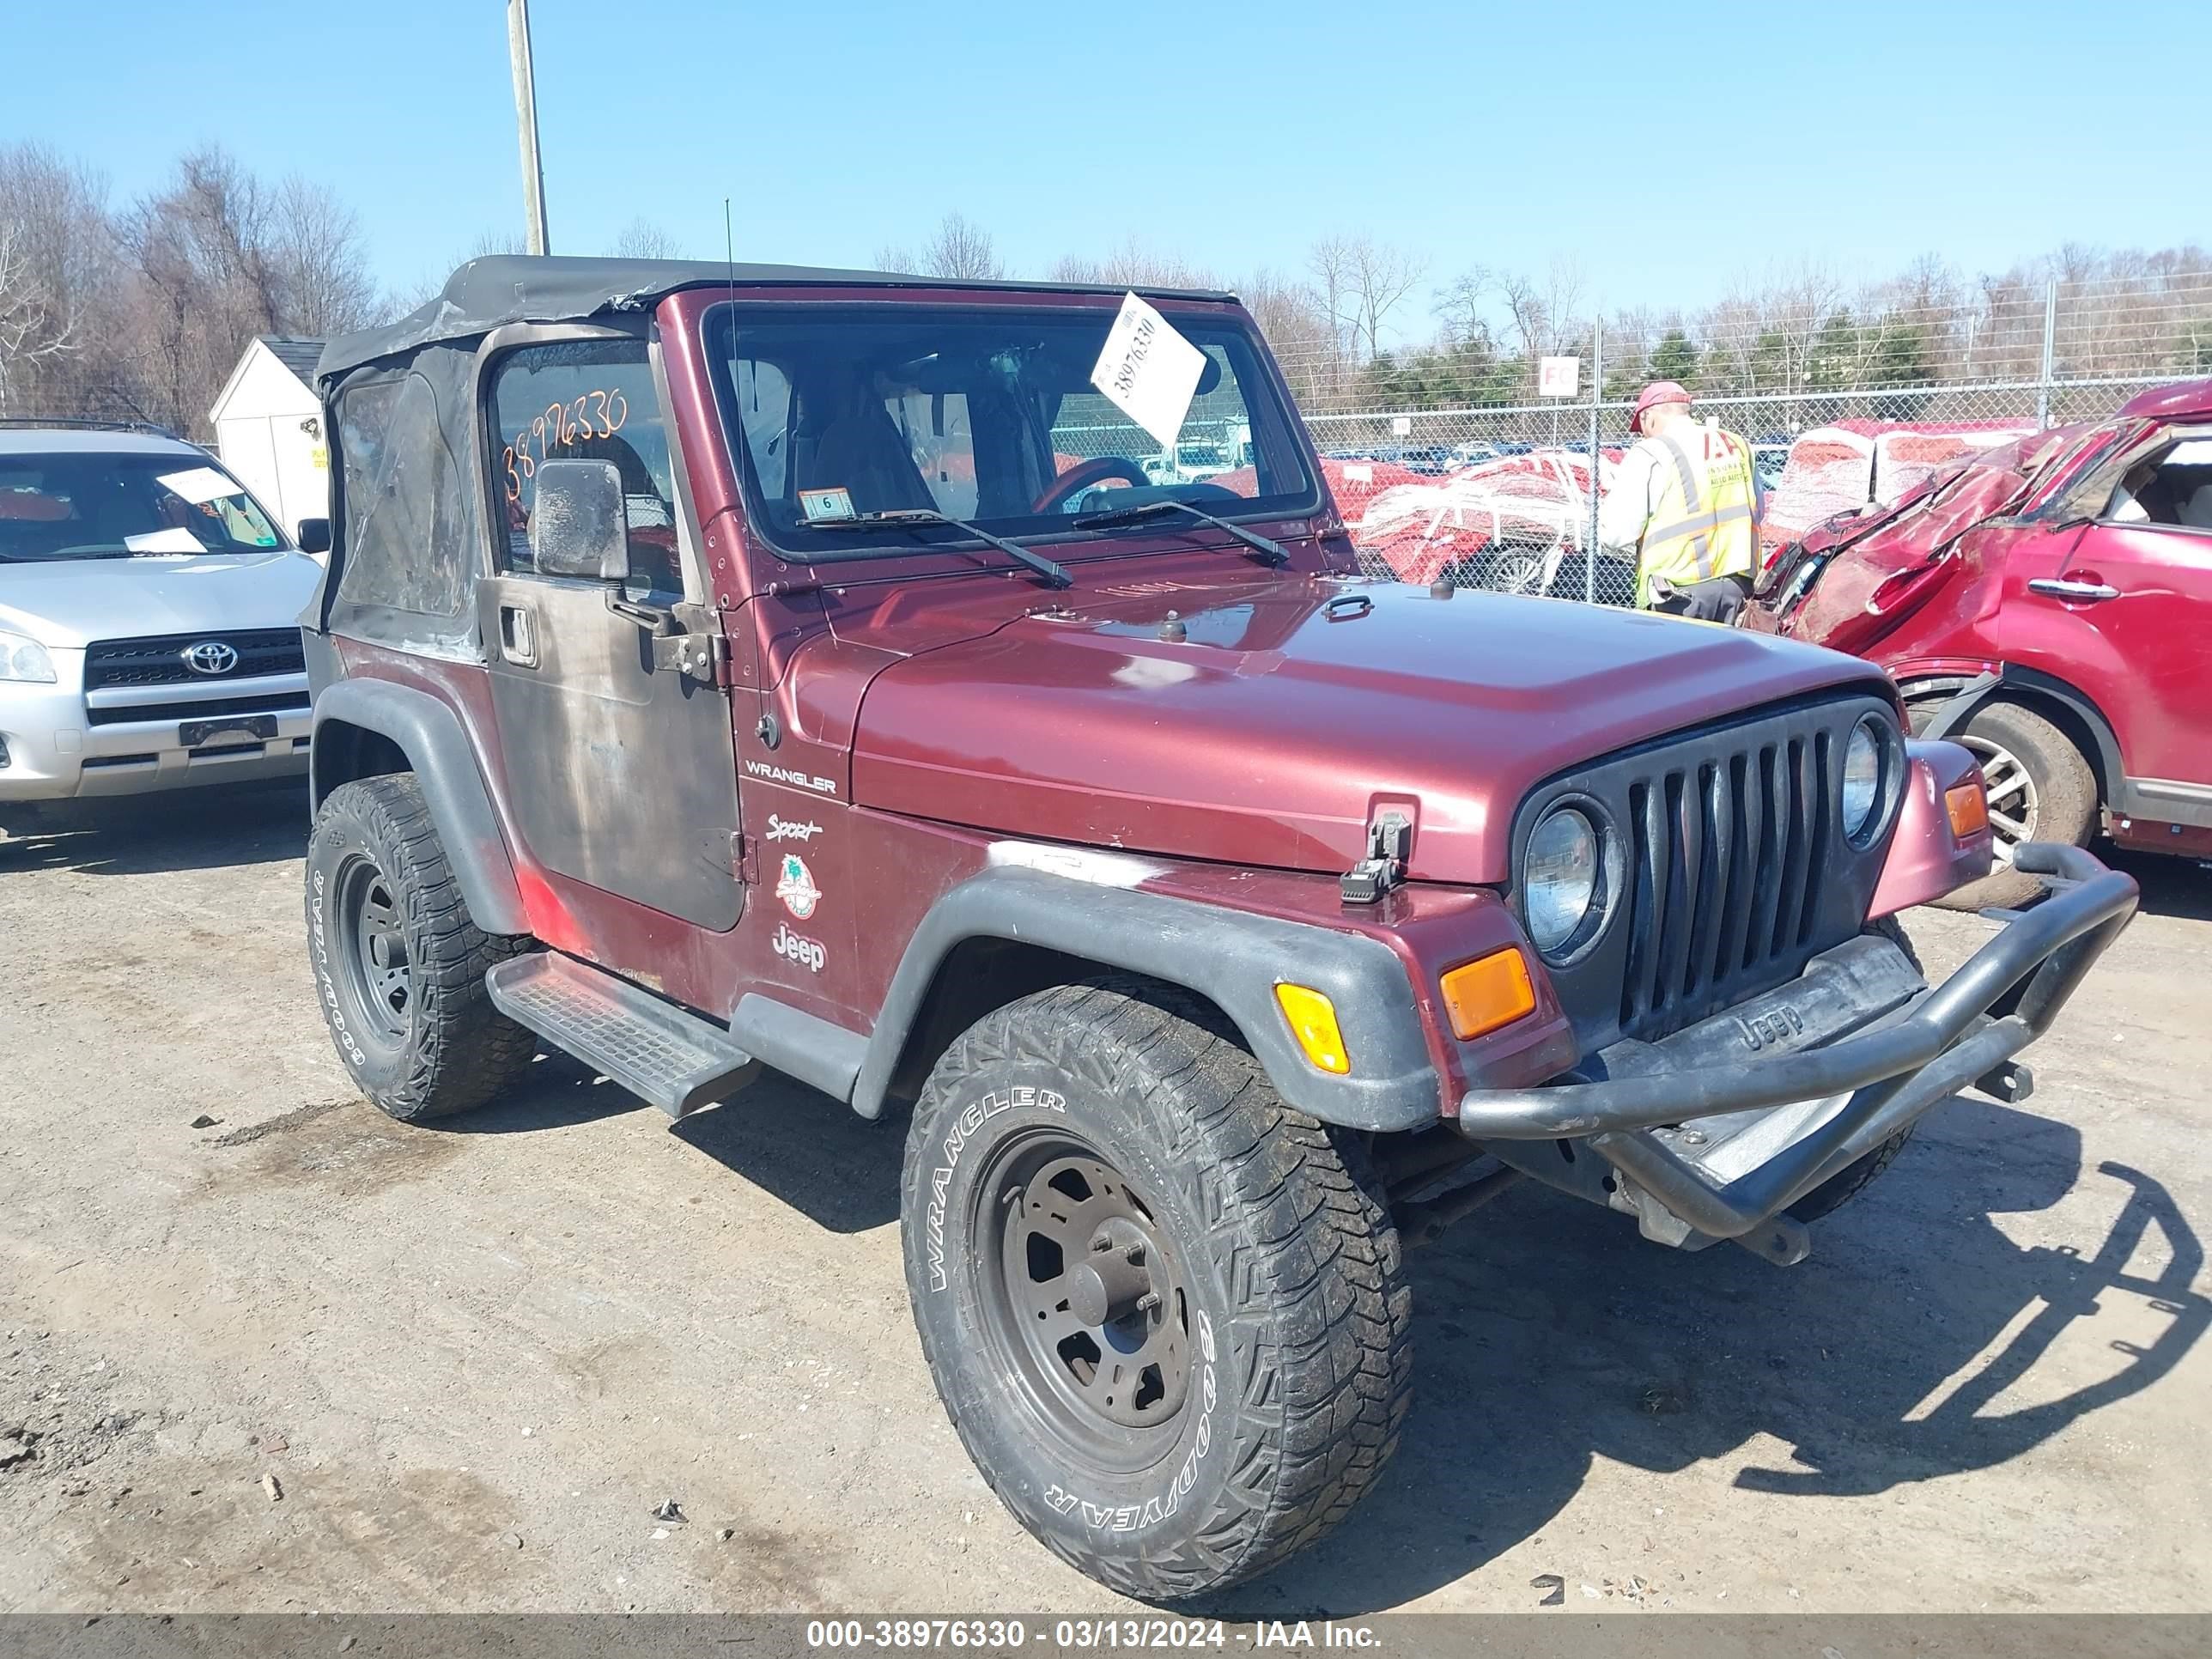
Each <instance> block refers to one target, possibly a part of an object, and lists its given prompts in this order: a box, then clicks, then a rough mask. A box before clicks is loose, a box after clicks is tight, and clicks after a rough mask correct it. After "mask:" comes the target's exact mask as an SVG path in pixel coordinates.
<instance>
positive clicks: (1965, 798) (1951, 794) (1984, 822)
mask: <svg viewBox="0 0 2212 1659" xmlns="http://www.w3.org/2000/svg"><path fill="white" fill-rule="evenodd" d="M1943 810H1944V811H1947V812H1948V813H1949V814H1950V815H1951V833H1952V835H1954V836H1956V837H1957V838H1958V839H1959V840H1960V841H1964V840H1966V837H1967V836H1978V835H1980V834H1981V833H1982V831H1983V830H1984V829H1988V828H1989V827H1990V797H1989V793H1988V792H1987V791H1986V790H1984V788H1983V787H1982V781H1981V780H1980V779H1979V778H1976V779H1975V780H1973V781H1972V782H1971V783H1962V784H1960V786H1959V787H1957V788H1956V789H1950V790H1946V791H1945V792H1944V794H1943Z"/></svg>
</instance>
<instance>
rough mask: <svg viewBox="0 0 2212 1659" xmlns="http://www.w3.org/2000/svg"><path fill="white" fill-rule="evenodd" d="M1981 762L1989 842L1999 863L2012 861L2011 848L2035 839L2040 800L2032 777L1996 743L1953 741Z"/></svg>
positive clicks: (1962, 738) (1969, 739)
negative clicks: (1962, 745) (1987, 811)
mask: <svg viewBox="0 0 2212 1659" xmlns="http://www.w3.org/2000/svg"><path fill="white" fill-rule="evenodd" d="M1953 741H1954V742H1955V743H1960V744H1964V745H1965V746H1966V750H1967V751H1968V752H1969V753H1970V754H1972V756H1973V757H1974V758H1975V760H1977V761H1978V762H1979V763H1981V769H1982V787H1983V789H1984V791H1985V792H1986V793H1987V794H1988V796H1989V803H1990V842H1991V845H1992V846H1993V847H1994V848H1995V850H1996V856H1997V861H1998V862H1999V863H2000V864H2010V863H2011V862H2012V854H2013V849H2014V848H2016V847H2018V846H2020V845H2021V843H2022V842H2031V841H2033V840H2034V839H2035V825H2036V818H2037V816H2038V814H2039V811H2040V810H2041V805H2042V802H2041V798H2040V797H2039V795H2038V794H2037V793H2036V788H2035V777H2034V775H2033V773H2031V772H2030V771H2029V770H2028V769H2027V767H2026V766H2024V765H2022V764H2021V759H2020V757H2019V756H2017V755H2015V754H2014V753H2013V752H2012V751H2011V750H2009V749H2007V748H2005V747H2003V746H2002V744H1994V743H1991V742H1990V740H1989V739H1988V738H1978V737H1975V736H1973V735H1972V734H1971V733H1966V734H1962V735H1961V736H1960V737H1957V738H1954V739H1953Z"/></svg>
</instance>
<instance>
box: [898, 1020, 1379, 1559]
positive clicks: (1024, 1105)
mask: <svg viewBox="0 0 2212 1659" xmlns="http://www.w3.org/2000/svg"><path fill="white" fill-rule="evenodd" d="M1358 1167H1359V1166H1358V1159H1357V1154H1356V1152H1353V1151H1352V1149H1350V1148H1346V1147H1340V1145H1339V1143H1338V1141H1337V1140H1336V1139H1335V1138H1334V1136H1333V1135H1332V1133H1331V1132H1330V1131H1328V1129H1326V1128H1324V1127H1322V1125H1320V1124H1318V1123H1316V1122H1315V1121H1313V1120H1312V1119H1310V1118H1309V1117H1306V1116H1304V1115H1302V1114H1300V1113H1297V1112H1296V1111H1293V1110H1291V1109H1290V1108H1289V1107H1287V1106H1285V1104H1284V1103H1283V1102H1282V1100H1281V1099H1280V1097H1279V1096H1277V1095H1276V1093H1275V1091H1273V1088H1272V1087H1271V1086H1270V1085H1268V1083H1267V1078H1266V1076H1265V1074H1264V1073H1262V1072H1261V1069H1260V1066H1259V1065H1258V1063H1257V1062H1256V1061H1255V1060H1254V1059H1253V1058H1252V1056H1251V1055H1250V1054H1248V1053H1246V1052H1245V1051H1244V1050H1243V1048H1239V1047H1238V1046H1237V1044H1236V1043H1235V1042H1232V1041H1231V1040H1230V1038H1229V1036H1227V1035H1225V1033H1223V1032H1222V1031H1220V1030H1218V1029H1215V1027H1214V1025H1213V1024H1212V1016H1211V1011H1209V1010H1206V1009H1204V1008H1201V1007H1200V1006H1196V1005H1194V1004H1190V1003H1188V1002H1186V1001H1185V1000H1183V999H1182V997H1181V996H1180V995H1179V994H1176V993H1175V992H1173V991H1171V990H1169V989H1167V988H1166V987H1158V986H1152V985H1148V984H1146V983H1143V982H1139V981H1111V982H1105V983H1098V984H1090V985H1074V986H1064V987H1056V988H1054V989H1051V990H1047V991H1042V992H1039V993H1037V994H1035V995H1033V996H1030V997H1027V998H1024V999H1023V1000H1021V1001H1019V1002H1016V1003H1013V1004H1011V1005H1010V1006H1006V1007H1005V1008H1001V1009H1000V1010H998V1011H997V1012H994V1013H992V1014H989V1015H987V1016H986V1017H985V1018H983V1019H981V1020H980V1021H978V1022H977V1023H976V1024H975V1025H974V1026H972V1027H970V1028H969V1030H968V1031H967V1032H965V1033H964V1034H963V1036H961V1037H960V1038H959V1039H958V1040H957V1042H954V1043H953V1045H952V1046H951V1048H950V1049H948V1050H947V1051H946V1053H945V1055H944V1057H943V1058H942V1059H940V1060H939V1061H938V1064H937V1066H936V1068H935V1069H934V1071H933V1073H931V1076H930V1079H929V1083H928V1085H927V1087H926V1088H925V1090H924V1091H923V1093H922V1097H921V1103H920V1104H919V1105H918V1106H917V1107H916V1108H915V1116H914V1123H913V1127H912V1130H911V1132H910V1133H909V1135H908V1141H907V1153H906V1168H905V1176H904V1187H903V1192H902V1233H903V1237H904V1243H905V1251H906V1267H907V1285H908V1292H909V1294H910V1296H911V1297H912V1299H913V1304H914V1314H915V1328H916V1329H917V1330H918V1331H919V1332H920V1334H921V1346H922V1352H923V1354H924V1356H925V1358H927V1361H928V1363H929V1368H930V1373H931V1376H932V1377H933V1380H934V1381H935V1383H936V1384H937V1389H938V1393H939V1397H940V1398H941V1399H942V1400H943V1401H944V1402H945V1410H946V1411H947V1413H950V1415H951V1419H952V1422H953V1425H954V1427H955V1428H956V1429H957V1431H958V1432H959V1435H960V1438H961V1441H962V1443H963V1444H964V1445H965V1446H966V1447H967V1449H968V1453H969V1456H970V1457H971V1458H973V1459H974V1460H975V1465H976V1467H977V1468H978V1469H979V1470H981V1473H982V1474H983V1477H984V1479H985V1480H987V1481H988V1482H989V1483H990V1485H991V1486H992V1488H993V1489H994V1491H995V1492H997V1493H998V1494H999V1497H1000V1501H1002V1502H1003V1503H1004V1504H1006V1507H1007V1508H1008V1509H1009V1510H1012V1512H1013V1514H1014V1516H1015V1518H1016V1519H1018V1521H1020V1522H1022V1524H1023V1525H1024V1526H1025V1527H1026V1528H1029V1530H1030V1532H1031V1533H1033V1534H1036V1536H1037V1538H1038V1539H1039V1540H1041V1541H1042V1542H1043V1543H1044V1544H1045V1545H1046V1547H1048V1548H1049V1549H1051V1550H1052V1551H1053V1552H1054V1553H1055V1554H1057V1555H1059V1556H1060V1558H1061V1559H1064V1560H1066V1561H1067V1562H1068V1563H1070V1564H1071V1565H1073V1566H1075V1567H1076V1568H1077V1569H1079V1571H1083V1572H1085V1573H1088V1574H1089V1575H1090V1576H1091V1577H1093V1578H1096V1579H1097V1580H1098V1581H1099V1582H1101V1583H1104V1584H1107V1585H1109V1586H1110V1587H1112V1588H1113V1589H1117V1590H1121V1591H1123V1592H1125V1593H1127V1594H1128V1595H1137V1596H1142V1597H1146V1598H1148V1599H1152V1600H1161V1601H1179V1600H1182V1599H1186V1598H1188V1597H1192V1596H1195V1595H1203V1594H1205V1593H1206V1592H1209V1591H1213V1590H1218V1589H1223V1588H1225V1587H1226V1586H1229V1585H1231V1584H1236V1583H1242V1582H1243V1581H1245V1580H1247V1579H1249V1578H1252V1577H1256V1576H1258V1575H1259V1574H1261V1573H1263V1572H1265V1571H1267V1570H1268V1569H1269V1568H1271V1567H1273V1566H1274V1565H1277V1564H1279V1562H1281V1561H1282V1560H1284V1559H1285V1558H1287V1557H1289V1556H1290V1555H1291V1554H1293V1553H1296V1552H1297V1551H1298V1550H1301V1549H1303V1548H1304V1547H1306V1546H1307V1545H1309V1544H1310V1543H1312V1542H1313V1541H1315V1540H1316V1539H1318V1538H1320V1537H1321V1536H1322V1534H1324V1533H1326V1532H1328V1530H1329V1529H1330V1528H1333V1527H1334V1526H1335V1525H1336V1524H1337V1522H1339V1521H1340V1520H1341V1519H1342V1518H1343V1517H1344V1516H1345V1514H1346V1512H1347V1511H1348V1510H1350V1509H1351V1508H1352V1504H1354V1503H1356V1502H1357V1501H1358V1498H1359V1497H1360V1496H1361V1494H1362V1493H1364V1492H1365V1491H1366V1490H1367V1489H1368V1487H1369V1486H1371V1485H1372V1484H1373V1483H1374V1480H1375V1478H1376V1474H1378V1473H1379V1472H1380V1470H1381V1469H1382V1468H1383V1463H1384V1462H1386V1461H1387V1460H1388V1459H1389V1455H1390V1454H1391V1452H1392V1451H1393V1449H1395V1446H1396V1443H1397V1438H1398V1431H1399V1428H1400V1425H1401V1424H1402V1422H1403V1421H1404V1419H1405V1414H1406V1409H1407V1405H1408V1403H1409V1401H1410V1398H1411V1393H1410V1384H1411V1374H1412V1359H1413V1354H1412V1347H1411V1344H1410V1342H1409V1340H1408V1334H1407V1333H1408V1327H1409V1324H1410V1320H1411V1314H1412V1297H1411V1293H1410V1292H1409V1291H1407V1288H1406V1286H1405V1285H1404V1283H1403V1280H1402V1279H1401V1270H1400V1269H1401V1264H1400V1253H1399V1246H1398V1238H1397V1233H1396V1231H1395V1228H1394V1227H1393V1226H1392V1225H1391V1224H1390V1220H1389V1212H1388V1211H1387V1209H1386V1208H1385V1207H1384V1206H1383V1203H1382V1202H1381V1201H1380V1200H1379V1195H1378V1194H1377V1193H1376V1191H1375V1190H1374V1189H1373V1188H1371V1187H1370V1185H1369V1184H1368V1183H1366V1182H1364V1181H1363V1180H1362V1179H1360V1178H1358V1175H1357V1174H1356V1170H1358Z"/></svg>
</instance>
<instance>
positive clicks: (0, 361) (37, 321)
mask: <svg viewBox="0 0 2212 1659" xmlns="http://www.w3.org/2000/svg"><path fill="white" fill-rule="evenodd" d="M106 194H107V186H106V182H105V181H104V180H103V179H100V177H99V176H98V175H97V174H95V173H90V172H88V171H87V170H85V169H83V168H82V167H77V166H76V165H74V164H72V163H70V162H69V161H64V159H63V158H62V157H61V156H59V155H57V154H56V153H55V152H54V151H53V150H52V149H48V148H47V147H46V146H44V145H41V144H18V145H15V146H12V147H9V148H7V149H0V241H4V243H5V252H4V253H0V410H5V411H6V412H9V413H14V412H15V411H17V410H21V409H26V408H33V407H40V406H51V407H52V408H53V409H54V410H55V411H56V412H58V413H78V412H82V410H84V409H85V408H86V407H87V406H88V404H90V403H92V402H94V401H95V399H94V397H93V396H92V394H91V392H90V391H89V387H90V386H92V385H93V384H94V383H95V382H106V381H111V380H112V379H113V378H114V376H113V372H112V371H113V357H114V349H113V342H112V331H111V330H110V329H109V328H107V327H106V326H105V323H106V319H107V318H108V317H109V316H110V315H111V314H112V309H113V305H114V301H115V292H114V289H115V281H114V274H115V256H114V243H113V238H112V235H111V234H110V233H109V228H108V222H107V212H106ZM99 401H107V400H106V399H99Z"/></svg>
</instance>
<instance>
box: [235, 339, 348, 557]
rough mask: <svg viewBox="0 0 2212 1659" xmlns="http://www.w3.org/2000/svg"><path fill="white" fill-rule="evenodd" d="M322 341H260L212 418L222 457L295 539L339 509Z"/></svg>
mask: <svg viewBox="0 0 2212 1659" xmlns="http://www.w3.org/2000/svg"><path fill="white" fill-rule="evenodd" d="M322 353H323V343H322V342H321V341H320V340H291V339H285V338H283V337H280V336H277V335H274V334H260V335H256V336H255V337H254V338H253V339H252V342H250V343H248V344H247V346H246V354H245V356H241V357H240V359H239V360H238V367H237V368H234V369H233V370H231V372H230V379H229V380H228V381H226V382H225V383H224V385H223V388H222V392H220V393H218V394H217V395H216V400H215V406H214V407H213V408H212V409H210V410H209V411H208V418H209V419H210V421H212V422H214V423H215V447H216V453H217V454H219V455H221V456H222V464H223V465H225V466H227V467H228V468H229V469H230V470H231V471H233V472H234V473H235V474H237V476H238V481H239V482H240V483H242V484H244V485H245V486H246V488H247V489H250V490H252V492H253V493H254V495H256V496H257V497H258V498H259V500H260V501H261V504H262V505H263V506H264V507H267V508H268V509H269V510H270V513H273V514H275V515H276V520H277V522H278V523H279V524H281V525H283V526H284V529H285V532H286V533H288V534H296V533H297V532H298V531H299V527H300V520H302V519H321V518H327V517H329V516H330V511H331V451H330V445H329V443H328V442H327V441H325V437H324V434H323V406H322V404H320V403H319V402H318V401H317V400H316V398H315V360H316V359H317V358H318V357H319V356H322Z"/></svg>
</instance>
